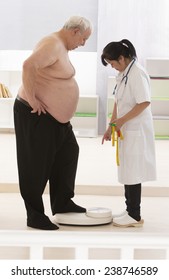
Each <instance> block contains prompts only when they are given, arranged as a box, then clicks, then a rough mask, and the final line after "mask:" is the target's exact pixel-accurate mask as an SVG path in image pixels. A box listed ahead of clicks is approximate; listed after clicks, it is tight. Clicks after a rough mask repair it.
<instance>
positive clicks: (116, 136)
mask: <svg viewBox="0 0 169 280" xmlns="http://www.w3.org/2000/svg"><path fill="white" fill-rule="evenodd" d="M109 125H110V126H111V128H112V130H111V139H112V146H115V143H116V163H117V165H118V166H119V165H120V160H119V138H120V140H123V134H122V132H121V131H120V130H118V131H116V129H115V126H116V124H115V123H110V124H109Z"/></svg>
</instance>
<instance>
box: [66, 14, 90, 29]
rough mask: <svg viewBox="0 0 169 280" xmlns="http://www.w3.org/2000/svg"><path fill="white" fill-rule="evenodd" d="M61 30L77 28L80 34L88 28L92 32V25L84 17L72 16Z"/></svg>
mask: <svg viewBox="0 0 169 280" xmlns="http://www.w3.org/2000/svg"><path fill="white" fill-rule="evenodd" d="M63 28H64V29H74V28H79V29H80V30H81V31H82V32H84V31H85V30H86V29H88V28H90V30H91V31H92V24H91V22H90V21H89V20H88V19H86V18H84V17H81V16H72V17H70V18H69V19H68V20H67V21H66V22H65V24H64V26H63Z"/></svg>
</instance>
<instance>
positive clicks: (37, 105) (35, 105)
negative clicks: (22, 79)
mask: <svg viewBox="0 0 169 280" xmlns="http://www.w3.org/2000/svg"><path fill="white" fill-rule="evenodd" d="M29 104H30V106H31V107H32V111H31V113H38V115H39V116H40V114H41V113H44V114H46V109H47V106H46V105H45V104H43V103H42V102H41V101H39V100H38V99H37V98H36V97H34V98H31V99H30V100H29Z"/></svg>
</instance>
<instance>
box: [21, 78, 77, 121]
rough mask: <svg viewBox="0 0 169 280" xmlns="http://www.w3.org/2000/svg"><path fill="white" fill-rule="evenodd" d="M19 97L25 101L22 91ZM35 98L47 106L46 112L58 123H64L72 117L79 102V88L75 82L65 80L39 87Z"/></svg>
mask: <svg viewBox="0 0 169 280" xmlns="http://www.w3.org/2000/svg"><path fill="white" fill-rule="evenodd" d="M19 96H20V97H22V98H24V99H27V98H26V96H25V94H24V91H23V90H21V91H19ZM36 97H37V98H38V99H39V100H40V101H42V102H43V103H44V104H45V105H46V106H47V111H48V112H49V113H50V114H51V115H52V116H53V117H54V118H55V119H56V120H58V121H59V122H61V123H66V122H68V121H70V119H71V118H72V117H73V115H74V113H75V111H76V107H77V103H78V100H79V88H78V85H77V83H76V81H75V80H74V79H73V81H68V80H65V81H64V83H63V82H61V83H60V84H58V83H56V85H55V84H54V83H53V84H52V83H50V82H49V84H47V85H45V84H44V85H43V86H42V85H39V86H37V88H36Z"/></svg>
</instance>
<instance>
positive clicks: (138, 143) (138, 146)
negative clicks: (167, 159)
mask: <svg viewBox="0 0 169 280" xmlns="http://www.w3.org/2000/svg"><path fill="white" fill-rule="evenodd" d="M123 141H124V142H123V149H124V154H126V155H127V156H134V155H141V154H143V152H144V151H143V142H142V141H143V137H142V135H141V131H140V130H128V131H125V136H124V140H123Z"/></svg>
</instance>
